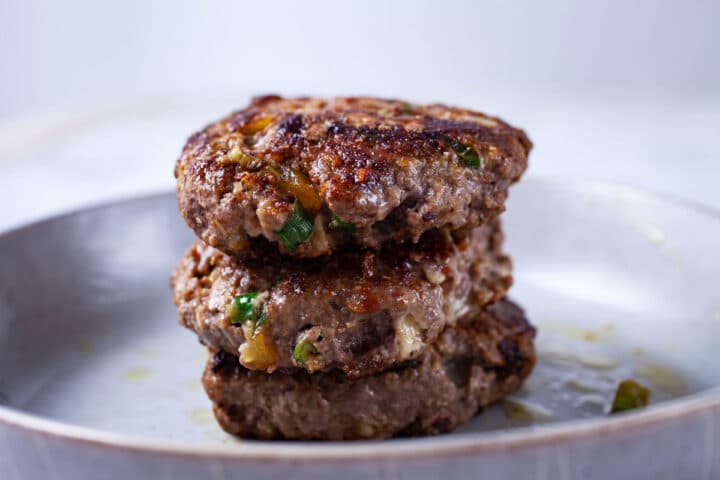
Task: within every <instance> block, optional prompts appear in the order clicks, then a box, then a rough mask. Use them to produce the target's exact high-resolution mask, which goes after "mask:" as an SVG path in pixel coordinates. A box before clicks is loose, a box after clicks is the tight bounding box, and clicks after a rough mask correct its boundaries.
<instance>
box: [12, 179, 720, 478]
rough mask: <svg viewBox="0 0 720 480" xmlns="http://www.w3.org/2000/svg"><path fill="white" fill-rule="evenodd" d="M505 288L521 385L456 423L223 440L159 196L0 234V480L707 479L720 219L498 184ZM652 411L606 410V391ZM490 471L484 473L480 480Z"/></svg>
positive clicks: (637, 195) (712, 444) (608, 192)
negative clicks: (506, 195) (635, 393)
mask: <svg viewBox="0 0 720 480" xmlns="http://www.w3.org/2000/svg"><path fill="white" fill-rule="evenodd" d="M504 218H505V228H506V234H507V250H508V251H509V252H510V253H511V254H512V256H513V258H514V263H515V278H516V283H515V286H514V287H513V289H512V291H511V296H512V297H513V298H514V299H515V300H517V301H518V302H519V303H520V304H521V305H522V306H523V307H524V308H525V309H526V311H527V313H528V317H529V318H530V319H531V321H533V322H534V323H535V324H536V325H537V326H538V328H539V331H540V333H539V336H538V351H539V364H538V367H537V369H536V371H535V372H534V374H533V375H532V376H531V378H530V379H529V380H528V382H527V384H526V386H525V388H524V389H523V390H522V391H521V392H519V393H518V394H516V395H513V396H512V397H511V398H510V399H509V400H508V401H506V402H504V403H502V404H500V405H498V406H496V407H494V408H492V409H490V410H489V411H488V412H486V413H485V414H484V415H481V416H479V417H477V418H476V419H475V420H473V421H472V422H471V423H470V424H469V425H467V426H465V427H463V428H461V429H460V430H458V431H457V432H455V433H453V434H449V435H443V436H439V437H434V438H428V439H411V440H392V441H386V442H356V443H351V444H350V443H345V444H338V443H335V444H330V443H301V442H294V443H293V442H275V443H268V442H248V441H240V440H237V439H234V438H231V437H229V436H227V435H225V434H224V433H223V432H222V431H221V430H220V429H219V428H218V427H217V426H216V425H215V422H214V420H213V419H212V414H211V413H210V409H209V401H208V400H207V398H206V397H205V394H204V392H203V391H202V388H201V386H200V383H199V377H200V373H201V371H202V368H203V365H204V362H205V359H206V356H205V355H206V354H205V353H204V349H203V348H202V347H201V346H200V345H198V343H197V341H196V340H195V336H194V335H193V334H191V333H190V332H188V331H185V330H184V329H182V328H181V327H179V326H178V325H177V323H176V313H175V310H174V307H173V305H172V302H171V293H170V290H169V282H168V276H169V272H170V271H171V270H172V268H173V267H174V265H175V263H176V262H177V261H178V260H179V258H180V256H181V255H182V253H183V251H184V250H185V249H186V248H187V247H188V246H189V245H190V243H191V242H192V240H193V236H192V234H191V233H190V232H189V230H188V229H187V227H186V226H185V224H184V223H183V221H182V220H181V219H180V217H179V215H178V213H177V207H176V204H175V199H174V196H173V195H171V194H166V195H158V196H152V197H145V198H139V199H136V200H130V201H126V202H122V203H117V204H112V205H107V206H103V207H99V208H94V209H91V210H86V211H81V212H77V213H73V214H70V215H66V216H63V217H58V218H55V219H51V220H48V221H45V222H41V223H38V224H35V225H31V226H28V227H25V228H22V229H20V230H16V231H14V232H11V233H8V234H6V235H4V236H2V237H0V265H2V270H1V271H0V478H3V479H5V478H9V479H13V478H23V479H24V478H50V479H53V478H71V477H73V476H74V477H75V478H94V479H96V478H130V477H129V476H128V475H133V474H134V475H136V476H138V477H139V476H154V477H160V478H174V479H177V478H205V477H210V478H232V477H234V475H235V474H237V473H238V472H242V473H243V474H245V475H248V478H265V477H268V478H270V477H274V476H278V475H280V476H286V475H290V474H293V475H296V476H297V475H299V476H300V477H301V478H312V479H314V480H317V479H318V478H337V475H338V473H339V471H340V470H342V471H343V475H345V476H346V477H348V478H355V477H358V478H365V477H367V476H368V475H377V476H380V475H384V476H385V477H387V478H396V477H397V478H405V476H407V478H413V479H418V478H426V477H427V478H431V477H433V476H434V475H436V474H438V473H442V475H443V476H444V477H446V478H461V477H464V476H474V475H473V472H477V471H482V472H485V473H488V474H495V475H508V476H509V475H512V476H513V477H512V478H525V477H528V476H530V477H531V478H532V477H533V476H536V477H537V478H575V477H577V478H601V479H606V478H612V476H615V477H617V478H625V477H628V476H632V477H633V478H658V476H660V475H661V474H665V475H667V472H675V473H676V475H674V476H673V478H716V476H718V475H720V390H719V389H718V386H720V368H717V359H718V350H720V295H719V294H718V289H717V287H718V284H719V282H718V280H719V279H720V254H718V253H717V249H718V245H720V219H719V218H718V216H717V215H716V214H714V213H712V212H706V211H703V210H702V209H698V208H695V207H691V206H687V205H684V204H682V203H678V202H673V201H670V200H667V199H663V198H660V197H657V196H654V195H651V194H647V193H643V192H638V191H634V190H632V189H628V188H624V187H614V186H607V185H573V184H561V183H553V182H540V181H532V180H531V181H527V182H526V183H524V184H522V185H520V186H518V187H516V188H515V189H514V190H513V191H512V194H511V199H510V202H509V205H508V212H507V214H506V215H505V217H504ZM626 378H634V379H636V380H638V381H640V382H641V383H643V384H645V385H646V386H648V387H649V388H650V390H651V403H652V405H651V407H649V408H648V409H646V410H644V411H642V412H638V413H631V414H628V415H619V416H614V417H611V418H608V416H607V409H608V405H609V403H610V401H611V399H612V395H613V392H614V389H615V386H616V385H617V383H618V382H619V381H621V380H623V379H626ZM490 476H492V475H490Z"/></svg>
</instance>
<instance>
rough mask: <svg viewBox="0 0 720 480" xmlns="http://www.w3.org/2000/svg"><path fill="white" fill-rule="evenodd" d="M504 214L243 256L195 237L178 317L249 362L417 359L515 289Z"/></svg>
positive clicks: (327, 365) (368, 363)
mask: <svg viewBox="0 0 720 480" xmlns="http://www.w3.org/2000/svg"><path fill="white" fill-rule="evenodd" d="M501 243H502V232H501V229H500V224H499V220H493V221H491V222H490V223H488V224H486V225H484V226H482V227H479V228H477V229H475V230H473V231H470V232H466V233H465V234H463V235H460V232H456V235H455V236H454V235H453V234H450V233H448V232H447V231H444V232H443V231H438V230H435V231H431V232H427V233H426V234H425V235H424V236H423V237H422V239H421V240H420V242H419V243H418V244H403V245H392V246H389V247H387V248H385V249H382V250H380V251H378V252H370V251H357V250H350V251H342V252H340V251H339V252H336V253H335V254H333V255H332V256H328V257H322V258H315V259H298V258H288V257H283V256H281V255H280V254H279V253H278V252H277V249H275V248H274V247H273V246H272V245H270V244H269V243H268V244H267V245H266V246H265V250H266V251H265V253H264V254H262V253H260V252H256V253H257V255H256V257H257V258H255V259H245V260H238V259H235V258H234V257H230V256H228V255H225V254H223V253H221V252H220V251H218V250H216V249H214V248H212V247H209V246H207V245H206V244H204V243H202V242H197V243H196V244H195V245H194V246H193V247H192V248H191V249H190V250H189V251H188V252H187V253H186V254H185V256H184V257H183V259H182V261H181V262H180V264H179V265H178V267H177V270H176V271H175V273H174V274H173V277H172V284H173V288H174V292H175V304H176V305H177V307H178V310H179V313H180V323H181V324H183V325H184V326H186V327H188V328H190V329H192V330H194V331H195V332H196V333H197V334H198V336H199V337H200V340H201V341H202V342H203V343H205V344H206V345H208V346H210V347H212V348H214V349H217V350H224V351H226V352H228V353H232V354H235V355H237V354H238V352H239V355H240V362H241V363H242V364H243V365H244V366H245V367H246V368H249V369H253V370H265V371H267V372H273V371H275V370H276V369H295V368H301V369H305V370H308V371H310V372H315V371H319V370H327V369H331V368H336V369H340V370H342V371H343V372H344V374H345V375H347V376H349V377H357V376H361V375H367V374H370V373H373V372H377V371H380V370H384V369H386V368H388V367H389V366H391V365H394V364H395V363H397V362H401V361H404V360H409V359H413V358H416V357H418V356H419V355H420V354H421V353H422V352H423V350H424V349H425V348H426V346H427V344H429V343H432V342H433V341H434V340H435V339H436V338H437V336H438V334H439V333H440V332H441V331H442V329H443V327H444V326H445V325H446V324H453V323H455V321H456V320H457V319H459V318H461V317H467V316H468V315H472V314H473V313H475V312H477V311H478V310H480V309H482V307H483V306H484V305H487V304H489V303H492V302H494V301H496V300H498V299H499V298H501V297H503V296H504V295H505V292H506V291H507V289H508V288H509V287H510V285H511V283H512V276H511V265H510V259H509V258H508V257H507V256H505V255H503V254H502V252H501Z"/></svg>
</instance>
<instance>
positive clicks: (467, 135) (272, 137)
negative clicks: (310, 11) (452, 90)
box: [175, 96, 531, 257]
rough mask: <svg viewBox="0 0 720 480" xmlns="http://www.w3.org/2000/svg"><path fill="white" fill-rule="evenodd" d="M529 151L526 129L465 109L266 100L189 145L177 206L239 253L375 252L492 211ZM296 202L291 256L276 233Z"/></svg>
mask: <svg viewBox="0 0 720 480" xmlns="http://www.w3.org/2000/svg"><path fill="white" fill-rule="evenodd" d="M530 148H531V143H530V141H529V140H528V138H527V136H526V135H525V133H524V132H523V131H521V130H518V129H516V128H513V127H511V126H510V125H508V124H507V123H504V122H503V121H501V120H499V119H498V118H495V117H490V116H487V115H484V114H482V113H478V112H474V111H471V110H466V109H462V108H453V107H447V106H444V105H411V104H408V103H405V102H402V101H397V100H381V99H375V98H336V99H327V100H323V99H314V98H292V99H286V98H281V97H277V96H266V97H260V98H255V99H254V100H253V101H252V102H251V104H250V105H249V106H248V107H246V108H244V109H242V110H240V111H237V112H235V113H233V114H231V115H230V116H228V117H226V118H223V119H221V120H219V121H217V122H215V123H213V124H211V125H209V126H207V127H206V128H205V129H203V130H202V131H200V132H198V133H196V134H194V135H192V136H191V137H190V139H189V140H188V142H187V144H186V145H185V148H184V149H183V151H182V154H181V156H180V158H179V159H178V161H177V164H176V167H175V176H176V177H177V196H178V204H179V208H180V212H181V214H182V216H183V217H184V218H185V220H186V221H187V223H188V224H189V225H190V227H191V228H192V229H193V230H194V231H195V232H196V233H197V234H198V236H200V238H202V239H203V240H204V241H205V242H206V243H208V244H210V245H211V246H214V247H216V248H218V249H220V250H222V251H224V252H226V253H230V254H234V255H236V256H242V255H248V254H249V253H252V252H254V251H255V250H254V249H253V248H249V247H248V245H249V239H250V238H254V237H263V238H266V239H268V240H270V241H271V242H274V245H275V246H276V248H279V249H280V250H281V251H282V252H283V253H286V254H292V255H294V256H298V257H316V256H321V255H326V254H329V253H331V252H332V251H333V250H335V249H337V248H339V247H341V246H345V245H351V244H354V245H361V246H365V247H370V248H373V249H378V248H380V246H381V245H382V244H383V243H384V242H387V241H390V240H392V241H403V240H410V241H413V242H417V241H418V240H419V238H420V236H421V235H422V233H423V232H425V231H427V230H430V229H434V228H441V227H448V228H450V229H452V230H454V229H458V228H461V227H468V228H473V227H476V226H479V225H481V224H482V223H484V222H485V221H487V220H488V219H489V218H492V217H494V216H496V215H498V214H499V213H501V212H502V211H503V209H504V203H505V199H506V197H507V191H508V186H509V185H510V184H511V183H513V182H515V181H517V180H518V179H519V178H520V176H521V175H522V173H523V171H524V170H525V168H526V167H527V156H528V153H529V151H530ZM295 202H299V203H300V204H301V205H302V207H304V208H303V210H304V214H303V216H304V218H305V219H306V221H307V222H308V227H310V226H311V227H312V231H311V233H310V234H309V236H307V237H306V239H305V240H304V241H303V242H302V243H300V244H299V245H297V246H294V247H292V250H290V249H288V248H286V247H285V246H284V245H283V243H282V242H278V240H279V237H278V232H279V231H280V230H282V228H283V227H284V226H285V224H286V222H287V221H288V219H289V218H290V216H291V214H292V212H293V211H294V209H295ZM333 216H335V219H340V220H342V221H343V222H344V223H343V224H341V225H345V226H346V228H342V227H338V224H337V223H336V222H333ZM303 237H305V236H303Z"/></svg>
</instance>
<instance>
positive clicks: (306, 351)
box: [293, 340, 318, 365]
mask: <svg viewBox="0 0 720 480" xmlns="http://www.w3.org/2000/svg"><path fill="white" fill-rule="evenodd" d="M317 353H318V351H317V348H315V345H313V344H312V343H310V342H308V341H307V340H303V341H301V342H300V343H298V344H297V345H295V349H294V350H293V358H294V359H295V361H296V362H298V364H300V365H305V362H307V360H308V357H309V356H312V355H317Z"/></svg>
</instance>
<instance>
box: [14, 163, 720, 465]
mask: <svg viewBox="0 0 720 480" xmlns="http://www.w3.org/2000/svg"><path fill="white" fill-rule="evenodd" d="M523 183H524V184H533V185H541V186H545V187H549V186H552V187H553V188H561V189H564V190H570V191H575V192H577V193H594V194H605V195H608V194H609V195H612V196H619V195H623V196H627V195H631V196H635V197H636V198H639V197H642V198H643V199H644V200H645V201H653V202H656V203H664V204H671V205H674V206H677V207H681V208H684V209H688V210H691V211H693V212H696V213H699V214H702V215H703V216H706V217H709V219H711V220H713V221H718V220H720V209H717V208H715V207H712V206H708V205H704V204H701V203H699V202H695V201H693V200H688V199H685V198H682V197H678V196H675V195H672V194H667V193H661V192H657V191H654V190H650V189H647V188H643V187H637V186H633V185H628V184H622V183H614V182H599V181H573V180H556V179H546V178H538V177H531V178H529V179H527V180H525V181H524V182H523ZM172 195H173V193H171V192H169V191H162V192H155V193H150V194H145V195H139V196H130V197H126V198H121V199H115V200H110V201H105V202H99V203H97V204H92V205H90V206H86V207H83V208H79V209H75V210H71V211H68V212H64V213H61V214H59V215H54V216H50V217H47V218H44V219H40V220H37V221H33V222H31V223H27V224H24V225H21V226H18V227H15V228H13V229H10V230H8V231H5V232H2V233H0V239H4V238H7V237H9V236H12V235H16V234H20V233H22V232H24V231H26V230H29V229H32V228H35V227H38V226H41V225H44V224H47V223H50V222H55V221H61V220H63V219H64V218H67V217H70V216H75V215H79V214H85V213H90V212H93V211H96V210H102V209H107V208H112V207H116V206H121V205H126V204H128V203H133V202H143V201H148V200H158V199H160V198H165V197H169V196H172ZM714 410H717V411H718V412H720V386H717V387H713V388H710V389H708V390H706V391H703V392H699V393H694V394H691V395H688V396H686V397H683V398H679V399H675V400H671V401H668V402H663V403H661V404H658V405H652V406H650V407H648V408H647V409H644V410H643V411H640V412H631V413H627V414H620V415H617V416H613V417H594V418H588V419H575V420H570V421H567V422H558V423H554V424H546V425H537V426H530V427H518V428H513V429H508V430H496V431H491V432H468V433H460V434H455V435H452V436H439V437H426V438H417V439H416V438H410V439H392V440H381V441H377V440H376V441H354V442H337V441H334V442H287V441H281V442H273V441H257V440H243V441H241V443H236V444H229V445H225V444H213V445H208V444H201V443H198V444H194V443H189V442H183V441H178V440H167V439H161V438H155V437H142V436H138V435H129V434H120V433H113V432H110V431H106V430H100V429H95V428H89V427H82V426H78V425H73V424H69V423H64V422H61V421H58V420H51V419H48V418H44V417H41V416H38V415H34V414H30V413H25V412H23V411H21V410H18V409H16V408H12V407H9V406H3V405H0V433H3V430H5V431H6V432H7V431H11V429H17V430H20V431H21V433H26V434H29V435H36V436H38V435H39V436H42V437H45V438H48V439H53V440H60V441H67V442H70V443H73V444H74V445H76V446H78V447H83V446H94V447H103V448H107V449H112V450H115V451H124V452H134V453H154V454H163V455H171V456H180V457H192V458H202V459H208V458H211V459H218V460H244V461H265V462H266V461H275V462H286V461H292V462H294V463H297V462H298V461H301V462H315V461H322V462H343V463H347V462H351V463H352V462H365V461H369V460H388V459H394V460H396V459H418V458H422V459H428V458H433V457H448V456H453V457H455V456H477V455H483V454H492V453H495V454H496V453H499V452H500V451H504V452H508V453H510V452H512V451H515V450H519V449H527V448H532V447H535V446H539V445H542V446H548V445H550V444H558V443H562V442H565V441H570V440H572V441H577V440H582V439H587V438H588V437H596V438H597V437H600V436H607V435H612V434H614V433H618V432H621V431H625V430H627V429H630V428H646V427H651V426H654V425H657V424H662V423H667V422H672V421H675V420H679V419H682V418H684V417H690V416H693V415H697V414H703V413H707V412H710V411H714Z"/></svg>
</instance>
